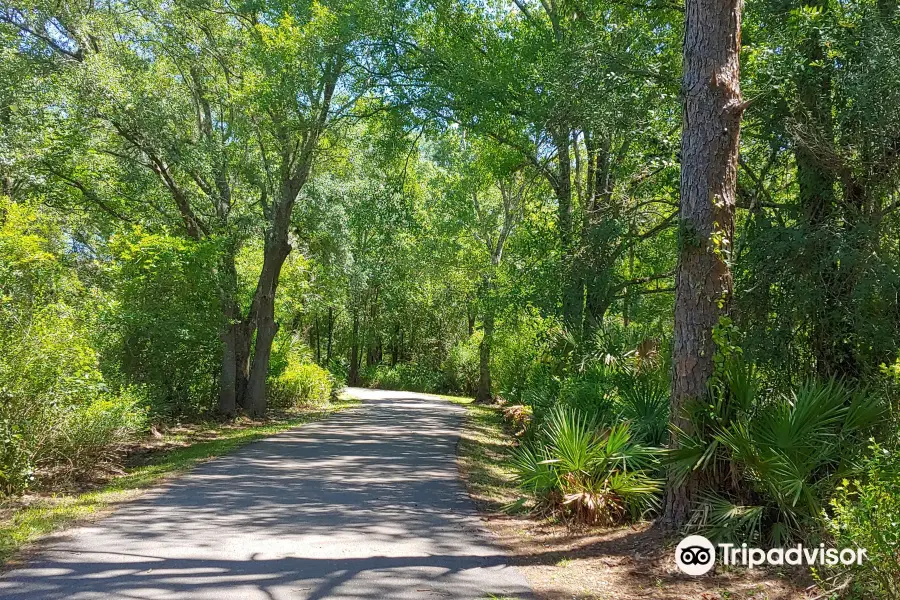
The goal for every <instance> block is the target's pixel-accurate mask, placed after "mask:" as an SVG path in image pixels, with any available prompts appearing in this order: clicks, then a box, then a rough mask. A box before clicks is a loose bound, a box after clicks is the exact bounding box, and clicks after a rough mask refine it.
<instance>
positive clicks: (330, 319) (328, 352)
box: [325, 306, 334, 364]
mask: <svg viewBox="0 0 900 600" xmlns="http://www.w3.org/2000/svg"><path fill="white" fill-rule="evenodd" d="M332 339H334V309H333V308H332V307H330V306H329V307H328V344H327V345H326V346H325V363H326V364H331V340H332Z"/></svg>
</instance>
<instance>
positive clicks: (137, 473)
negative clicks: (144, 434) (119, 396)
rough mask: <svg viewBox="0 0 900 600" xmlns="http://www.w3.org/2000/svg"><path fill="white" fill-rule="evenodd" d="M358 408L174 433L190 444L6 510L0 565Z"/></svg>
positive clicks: (340, 404) (337, 405)
mask: <svg viewBox="0 0 900 600" xmlns="http://www.w3.org/2000/svg"><path fill="white" fill-rule="evenodd" d="M356 404H358V401H356V400H353V399H351V398H349V397H347V396H344V397H342V398H341V400H339V401H337V402H332V403H331V404H330V405H329V406H328V407H327V408H324V409H321V408H317V409H315V410H307V411H303V412H300V413H295V414H290V415H287V416H284V417H279V418H277V419H273V420H269V421H267V422H264V423H250V424H248V425H246V426H241V427H223V426H215V427H209V428H203V429H202V430H201V431H199V432H198V433H199V434H200V435H202V440H197V439H191V438H190V437H185V436H183V435H175V436H172V441H179V442H183V443H185V444H186V445H184V446H181V447H178V448H173V449H170V450H164V451H160V452H158V453H154V454H153V455H152V456H151V457H150V459H149V460H148V461H147V463H146V464H143V465H141V466H137V467H134V468H131V469H128V470H127V471H126V473H125V474H124V475H122V476H120V477H117V478H115V479H113V480H112V481H110V482H108V483H106V484H104V485H102V487H99V488H98V489H95V490H91V491H88V492H83V493H77V494H66V495H54V496H50V497H42V498H39V499H37V500H36V501H35V502H33V503H30V504H29V505H27V506H21V507H13V508H11V509H9V510H6V511H4V512H6V513H8V514H6V515H5V516H4V517H3V518H2V519H0V565H2V564H3V563H5V562H7V561H9V560H10V559H12V558H13V557H14V556H15V554H16V553H17V552H18V551H19V550H21V549H22V548H23V546H25V545H26V544H28V543H30V542H33V541H35V540H37V539H39V538H41V537H43V536H45V535H48V534H50V533H53V532H55V531H59V530H61V529H63V528H65V527H67V526H69V525H72V524H73V523H75V522H77V521H80V520H83V519H86V518H88V517H90V516H91V515H95V514H97V513H99V512H101V511H102V510H103V509H106V508H109V507H111V506H112V505H114V504H117V503H119V502H122V501H125V500H129V499H131V498H134V497H136V496H137V495H139V494H140V491H141V490H143V489H145V488H147V487H150V486H151V485H154V484H157V483H160V482H161V481H163V480H164V479H167V478H169V477H172V476H174V475H177V474H180V473H184V472H185V471H187V470H189V469H190V468H192V467H194V466H195V465H197V464H198V463H201V462H203V461H205V460H209V459H211V458H214V457H216V456H221V455H223V454H227V453H229V452H231V451H233V450H235V449H236V448H240V447H241V446H245V445H247V444H249V443H250V442H254V441H256V440H259V439H262V438H266V437H269V436H271V435H273V434H276V433H279V432H282V431H285V430H287V429H291V428H293V427H296V426H298V425H302V424H304V423H309V422H311V421H317V420H320V419H322V418H324V417H326V416H327V415H328V414H330V413H332V412H335V411H338V410H343V409H345V408H348V407H350V406H354V405H356ZM0 508H3V507H2V506H0Z"/></svg>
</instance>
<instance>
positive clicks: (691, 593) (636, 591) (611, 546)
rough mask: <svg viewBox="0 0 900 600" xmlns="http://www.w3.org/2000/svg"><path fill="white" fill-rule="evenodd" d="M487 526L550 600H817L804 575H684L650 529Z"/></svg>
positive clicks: (498, 520)
mask: <svg viewBox="0 0 900 600" xmlns="http://www.w3.org/2000/svg"><path fill="white" fill-rule="evenodd" d="M485 522H486V524H487V526H488V528H489V529H490V530H491V531H492V532H493V533H494V534H495V535H496V536H497V537H498V539H499V541H500V543H501V544H502V545H503V546H505V547H506V548H508V549H509V551H510V552H511V553H512V554H513V556H514V557H515V563H516V565H517V566H518V568H520V569H521V570H522V572H523V573H524V574H525V576H526V577H527V578H528V580H529V582H530V583H531V585H532V586H533V587H534V590H535V592H536V593H537V594H538V595H539V596H540V597H542V598H545V599H547V600H564V599H566V600H570V599H575V598H577V599H579V600H588V599H590V600H638V599H641V600H648V599H652V600H800V599H807V598H812V597H814V596H815V595H817V594H816V593H813V592H812V591H811V590H812V588H809V587H808V586H810V584H811V581H809V577H808V575H806V574H805V573H803V572H796V571H794V572H782V573H778V572H774V571H761V570H758V569H757V570H754V571H748V570H747V569H744V568H739V569H731V570H728V571H725V570H724V569H723V568H722V567H721V566H717V568H716V571H714V572H713V573H712V574H710V575H705V576H702V577H689V576H687V575H683V574H682V573H681V572H680V571H679V570H678V568H677V567H676V566H675V559H674V546H675V543H674V542H673V541H671V540H666V539H665V538H664V537H663V536H662V535H661V534H660V533H659V532H658V531H656V530H654V529H653V528H651V527H650V525H649V524H644V525H640V526H634V527H623V528H619V529H611V530H606V531H597V530H595V531H582V532H573V531H570V530H568V529H567V528H566V527H565V526H564V525H556V524H548V523H541V522H538V521H535V520H533V519H528V518H524V517H508V516H489V517H485ZM808 590H810V591H808Z"/></svg>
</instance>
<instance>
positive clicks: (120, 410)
mask: <svg viewBox="0 0 900 600" xmlns="http://www.w3.org/2000/svg"><path fill="white" fill-rule="evenodd" d="M81 269H84V270H86V271H88V273H87V274H88V275H90V274H91V272H92V270H93V269H94V266H93V265H85V264H83V263H79V262H76V261H75V259H74V258H73V257H72V255H71V254H70V253H69V252H68V251H67V247H66V243H65V238H64V236H63V235H62V232H61V231H60V230H59V228H58V227H56V226H54V224H53V222H52V220H50V219H49V218H47V217H46V216H42V215H41V214H40V213H38V212H37V211H35V210H33V209H32V208H30V207H29V206H27V205H22V204H16V203H13V202H9V201H8V200H2V202H0V442H2V445H0V491H2V492H3V493H4V494H16V493H20V492H22V491H24V490H25V489H26V488H27V487H28V486H30V485H31V484H32V482H33V481H34V479H35V478H39V477H44V476H47V475H51V474H52V475H57V476H59V475H62V476H70V475H73V474H77V473H82V472H86V471H90V470H92V469H94V468H96V467H97V466H102V465H103V463H108V462H110V459H111V458H112V457H113V456H114V454H115V451H116V450H117V449H118V447H119V446H120V445H121V443H122V442H123V441H125V440H126V439H128V438H129V437H131V436H132V435H133V434H134V433H136V432H137V431H139V430H140V429H142V428H143V426H144V411H143V409H141V408H138V405H139V402H138V400H137V399H136V397H135V396H134V395H133V394H131V393H115V392H113V391H111V390H110V389H109V388H108V386H107V382H106V380H105V379H104V377H103V374H102V373H101V371H100V363H99V360H98V353H97V351H96V349H95V345H94V339H93V333H92V332H93V330H94V329H95V327H96V324H97V322H96V318H95V315H96V314H97V313H98V312H99V309H100V307H102V306H103V305H104V303H106V302H107V299H106V298H105V297H104V295H103V293H102V292H100V291H99V290H97V289H89V288H88V287H87V286H86V285H84V283H83V282H82V280H81V279H80V277H79V272H80V270H81Z"/></svg>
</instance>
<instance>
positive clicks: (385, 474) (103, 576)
mask: <svg viewBox="0 0 900 600" xmlns="http://www.w3.org/2000/svg"><path fill="white" fill-rule="evenodd" d="M352 392H353V394H354V395H357V396H360V397H363V398H364V400H365V405H364V406H363V407H361V408H358V409H353V410H350V411H346V412H342V413H338V414H337V415H334V416H332V417H330V418H329V419H327V420H325V421H321V422H317V423H312V424H307V425H304V426H302V427H300V428H298V429H295V430H293V431H290V432H286V433H284V434H280V435H278V436H275V437H273V438H269V439H267V440H264V441H261V442H257V443H255V444H252V445H250V446H247V447H246V448H244V449H242V450H239V451H238V452H236V453H234V454H232V455H230V456H227V457H223V458H220V459H218V460H215V461H212V462H210V463H207V464H204V465H201V466H200V467H198V468H196V469H195V470H193V471H192V472H190V473H189V474H187V475H185V476H184V477H182V478H179V479H177V480H175V481H173V482H171V483H170V484H168V485H166V486H165V487H163V488H161V489H160V490H158V491H157V492H154V493H152V494H149V495H147V496H145V497H143V498H142V499H140V500H137V501H135V502H132V503H128V504H126V505H123V506H122V507H120V508H119V509H118V510H117V511H116V512H115V513H114V514H113V515H111V516H110V517H108V518H106V519H104V520H102V521H100V522H98V523H96V524H94V525H91V526H87V527H80V528H78V529H75V530H72V531H71V532H70V533H69V534H68V535H66V536H65V537H64V538H63V539H61V540H59V541H57V542H56V543H54V544H52V545H50V546H49V547H48V548H47V549H46V550H45V551H44V552H43V553H41V555H39V556H38V557H36V558H35V559H34V560H33V561H32V562H31V563H30V564H29V565H28V566H27V567H26V568H22V569H18V570H15V571H12V572H10V573H8V574H6V575H5V576H4V577H3V578H0V599H11V598H23V599H24V598H29V599H31V598H46V599H48V600H52V599H55V598H78V599H82V598H129V599H130V598H190V599H204V598H211V599H215V600H226V599H230V598H235V599H241V600H244V599H248V600H249V599H253V598H266V599H281V598H298V599H300V598H302V599H319V598H339V599H348V600H349V599H360V600H362V599H387V598H398V599H403V598H432V597H434V598H459V599H470V598H472V599H474V598H485V597H489V595H490V594H494V595H496V596H498V597H515V598H522V599H525V598H530V597H531V596H530V592H529V589H528V586H527V584H526V582H525V580H524V579H523V578H522V577H521V575H520V574H519V573H518V572H516V571H515V570H514V569H513V568H511V567H509V566H507V562H506V558H505V557H504V556H503V555H502V553H500V552H499V551H498V550H497V549H496V548H495V547H494V546H493V545H492V544H491V542H490V539H489V538H488V537H487V535H486V534H485V533H484V532H483V530H482V529H481V527H480V524H479V520H478V518H477V515H476V513H475V512H474V509H473V507H472V504H471V502H470V500H469V498H468V496H467V495H466V493H465V489H464V488H463V486H462V484H461V482H460V481H459V478H458V475H457V468H456V461H455V447H456V443H457V441H458V437H459V429H460V427H461V419H462V414H463V410H462V409H460V408H459V407H456V406H454V405H451V404H449V403H447V402H444V401H442V400H438V399H434V398H429V397H427V396H422V395H418V394H411V393H406V392H377V391H373V390H352Z"/></svg>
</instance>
